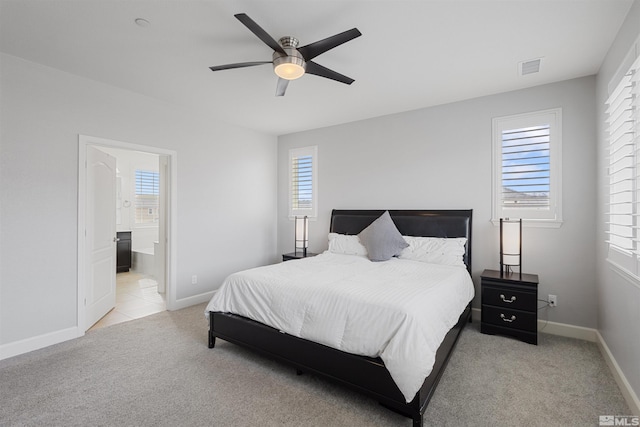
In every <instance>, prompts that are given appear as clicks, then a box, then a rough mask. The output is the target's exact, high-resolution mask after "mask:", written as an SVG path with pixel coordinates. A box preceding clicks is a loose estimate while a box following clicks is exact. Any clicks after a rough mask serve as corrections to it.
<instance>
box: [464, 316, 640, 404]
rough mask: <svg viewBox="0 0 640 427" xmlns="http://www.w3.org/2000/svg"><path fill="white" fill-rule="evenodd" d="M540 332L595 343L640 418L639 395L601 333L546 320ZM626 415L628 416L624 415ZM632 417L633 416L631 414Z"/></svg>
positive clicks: (539, 324)
mask: <svg viewBox="0 0 640 427" xmlns="http://www.w3.org/2000/svg"><path fill="white" fill-rule="evenodd" d="M481 315H482V310H480V309H479V308H474V309H473V318H474V319H475V321H480V319H481ZM538 332H541V333H543V334H550V335H559V336H562V337H568V338H577V339H581V340H585V341H590V342H595V343H596V344H597V345H598V348H599V349H600V353H602V357H603V358H604V360H605V362H606V363H607V366H609V369H610V370H611V373H612V374H613V378H614V379H615V380H616V383H617V384H618V387H619V388H620V391H621V392H622V395H623V396H624V399H625V401H626V402H627V405H629V409H631V412H632V415H638V416H640V399H638V395H637V394H636V393H635V392H634V391H633V388H632V387H631V384H629V381H627V378H626V377H625V375H624V373H623V372H622V370H621V369H620V366H619V365H618V362H616V359H615V358H614V357H613V354H612V353H611V351H610V350H609V347H608V346H607V343H606V342H605V341H604V339H603V338H602V335H600V331H598V330H597V329H593V328H585V327H582V326H574V325H567V324H566V323H557V322H548V321H544V320H538ZM623 415H626V414H623ZM629 415H631V414H629Z"/></svg>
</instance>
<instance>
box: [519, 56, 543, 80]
mask: <svg viewBox="0 0 640 427" xmlns="http://www.w3.org/2000/svg"><path fill="white" fill-rule="evenodd" d="M541 61H542V58H538V59H532V60H530V61H523V62H520V63H519V64H518V70H519V71H520V75H521V76H526V75H527V74H535V73H537V72H539V71H540V62H541Z"/></svg>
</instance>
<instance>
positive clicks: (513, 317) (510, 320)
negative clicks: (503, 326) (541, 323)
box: [500, 313, 516, 323]
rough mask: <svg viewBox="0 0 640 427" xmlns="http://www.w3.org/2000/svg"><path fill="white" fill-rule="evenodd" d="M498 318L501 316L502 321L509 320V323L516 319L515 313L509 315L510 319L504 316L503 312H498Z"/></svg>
mask: <svg viewBox="0 0 640 427" xmlns="http://www.w3.org/2000/svg"><path fill="white" fill-rule="evenodd" d="M500 318H501V319H502V320H503V321H504V322H509V323H511V322H513V321H514V320H516V316H515V315H513V314H512V315H511V318H510V319H507V318H506V317H505V316H504V314H502V313H500Z"/></svg>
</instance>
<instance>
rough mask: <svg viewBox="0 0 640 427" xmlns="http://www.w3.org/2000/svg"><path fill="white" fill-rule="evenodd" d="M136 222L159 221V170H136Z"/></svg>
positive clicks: (148, 222)
mask: <svg viewBox="0 0 640 427" xmlns="http://www.w3.org/2000/svg"><path fill="white" fill-rule="evenodd" d="M135 178H136V182H135V190H136V193H135V200H134V205H135V222H136V224H150V223H156V222H158V207H159V196H160V175H159V174H158V172H154V171H145V170H136V172H135Z"/></svg>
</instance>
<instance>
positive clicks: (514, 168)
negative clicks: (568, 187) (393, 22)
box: [492, 108, 562, 227]
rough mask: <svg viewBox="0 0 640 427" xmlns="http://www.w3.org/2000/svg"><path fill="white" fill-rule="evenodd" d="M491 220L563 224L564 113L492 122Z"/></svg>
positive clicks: (558, 111) (551, 110) (555, 110)
mask: <svg viewBox="0 0 640 427" xmlns="http://www.w3.org/2000/svg"><path fill="white" fill-rule="evenodd" d="M492 148H493V150H492V153H493V162H492V163H493V168H492V171H493V192H492V193H493V194H492V196H493V197H492V198H493V209H492V221H493V223H494V224H498V223H499V220H500V218H522V219H523V225H525V226H533V227H560V226H561V225H562V170H561V168H562V109H560V108H555V109H550V110H544V111H536V112H532V113H526V114H518V115H513V116H505V117H496V118H494V119H493V141H492Z"/></svg>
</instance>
